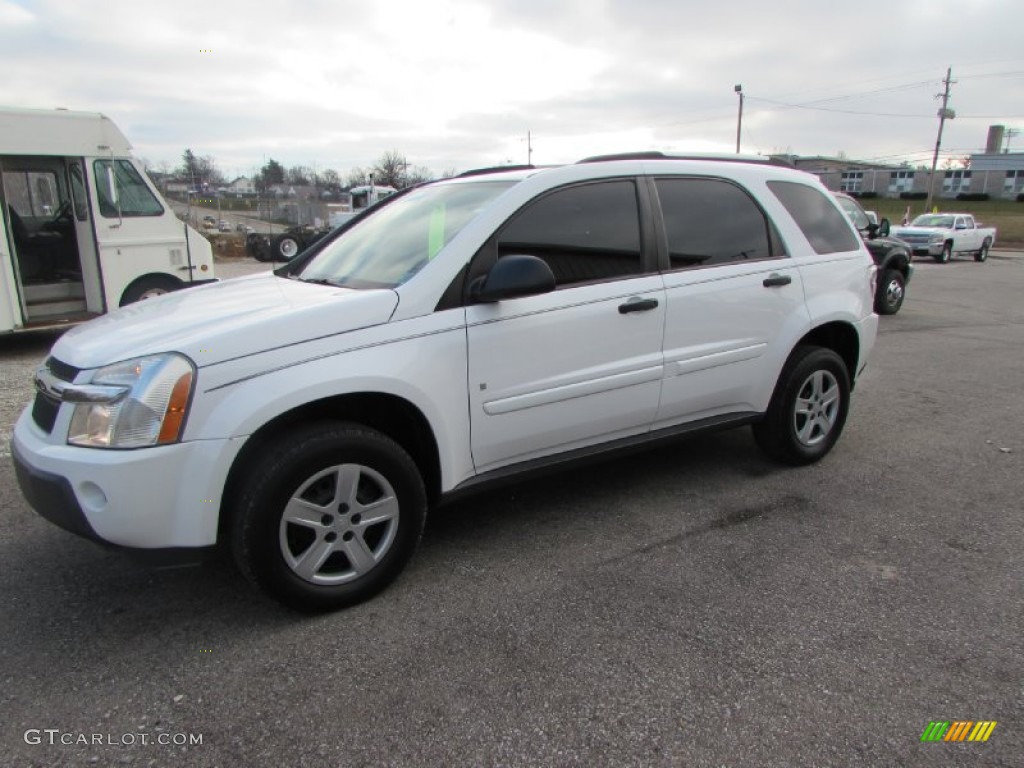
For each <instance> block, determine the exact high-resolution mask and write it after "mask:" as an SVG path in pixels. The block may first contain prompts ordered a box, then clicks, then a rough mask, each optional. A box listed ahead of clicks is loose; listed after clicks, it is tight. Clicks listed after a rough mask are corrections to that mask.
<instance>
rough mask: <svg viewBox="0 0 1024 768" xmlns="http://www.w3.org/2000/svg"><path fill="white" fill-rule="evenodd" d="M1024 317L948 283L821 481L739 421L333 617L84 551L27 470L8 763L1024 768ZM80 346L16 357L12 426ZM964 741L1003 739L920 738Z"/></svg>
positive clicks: (432, 546)
mask: <svg viewBox="0 0 1024 768" xmlns="http://www.w3.org/2000/svg"><path fill="white" fill-rule="evenodd" d="M235 266H239V267H241V266H245V265H242V264H239V265H235ZM253 267H254V268H255V267H256V265H255V264H253ZM246 268H247V267H246ZM259 268H266V265H259ZM229 271H230V270H229ZM222 274H223V273H222ZM1022 295H1024V258H1019V257H1016V256H1009V255H1007V254H994V257H993V258H991V259H990V260H989V261H988V262H987V263H985V264H975V263H973V262H969V261H956V262H954V263H952V264H949V265H937V264H931V263H924V264H921V265H920V267H919V269H918V271H917V274H916V275H915V276H914V279H913V281H912V282H911V284H910V286H909V290H908V298H907V300H906V304H905V305H904V308H903V310H902V312H901V313H900V314H898V315H896V316H894V317H888V318H882V320H881V332H880V336H879V339H878V345H877V348H876V350H875V353H874V356H873V358H872V359H871V361H870V365H869V367H868V369H867V371H866V372H865V374H864V376H863V377H862V378H861V380H860V382H859V384H858V386H857V389H856V391H855V393H854V403H853V408H852V412H851V415H850V420H849V422H848V425H847V428H846V432H845V434H844V436H843V438H842V440H841V441H840V443H839V444H838V446H837V447H836V449H835V450H834V451H833V452H832V453H831V454H830V455H829V456H828V457H827V458H826V459H825V460H824V461H822V462H821V463H819V464H817V465H815V466H812V467H807V468H801V469H790V468H783V467H780V466H777V465H775V464H773V463H771V462H769V461H768V460H766V459H764V458H762V456H761V455H760V454H759V453H758V451H757V450H756V448H755V447H754V444H753V441H752V440H751V438H750V436H749V432H748V431H747V430H738V431H733V432H726V433H720V434H716V435H711V436H703V437H699V438H695V439H691V440H688V441H685V442H682V443H677V444H674V445H671V446H668V447H663V448H660V449H657V450H654V451H651V452H647V453H643V454H637V455H632V456H629V457H626V458H619V459H616V460H612V461H608V462H605V463H603V464H600V465H598V466H590V467H587V468H578V469H575V470H573V471H569V472H566V473H563V474H561V475H557V476H552V477H549V478H546V479H544V480H535V481H533V482H531V483H529V484H526V485H520V486H516V487H512V488H508V489H504V490H501V491H495V492H492V493H489V494H487V495H483V496H478V497H475V498H472V499H468V500H465V501H463V502H460V503H459V504H457V505H454V506H450V507H448V508H444V509H441V510H438V511H436V512H435V513H434V514H433V515H432V517H431V519H430V521H429V522H428V525H427V530H426V534H425V537H424V540H423V544H422V547H421V549H420V552H419V553H418V555H417V557H416V559H415V560H414V561H413V563H412V564H411V565H410V567H409V568H408V569H407V571H406V572H405V574H404V575H403V576H402V577H401V578H400V579H399V581H398V582H397V583H396V584H395V585H394V586H393V587H392V588H391V589H389V590H388V591H387V592H385V593H384V594H382V595H380V596H379V597H378V598H376V599H375V600H373V601H371V602H369V603H366V604H363V605H361V606H358V607H356V608H353V609H350V610H348V611H345V612H342V613H337V614H333V615H329V616H320V617H313V618H310V617H307V616H300V615H296V614H293V613H290V612H288V611H286V610H283V609H281V608H280V607H278V606H277V605H276V604H274V603H271V602H268V601H267V600H265V599H263V598H262V597H261V596H259V595H258V594H257V593H256V592H254V591H253V590H252V589H250V588H249V586H248V584H247V583H246V582H245V581H244V580H243V579H242V578H241V577H239V576H238V575H236V573H235V572H234V570H233V568H232V567H231V566H230V565H229V564H214V565H211V566H206V567H203V568H193V569H177V570H159V571H153V570H145V569H142V568H140V567H138V566H136V565H134V564H133V563H131V562H130V561H128V560H126V559H125V558H124V557H122V556H119V555H118V554H115V553H111V552H107V551H104V550H102V549H100V548H98V547H96V546H94V545H92V544H90V543H88V542H85V541H81V540H79V539H77V538H75V537H74V536H72V535H70V534H66V533H64V532H63V531H61V530H58V529H57V528H55V527H53V526H52V525H50V524H49V523H47V522H45V521H44V520H42V519H41V518H39V517H38V516H36V515H35V514H34V513H33V512H32V511H31V510H30V509H29V508H28V507H27V505H26V504H25V503H24V502H23V501H22V499H21V497H20V495H19V493H18V490H17V488H16V485H15V481H14V473H13V470H12V467H11V465H10V460H9V458H7V457H4V458H3V459H2V460H0V519H2V525H0V627H2V641H0V681H2V685H0V765H3V766H57V765H61V766H63V765H67V766H79V765H82V766H94V765H137V766H179V765H182V766H183V765H189V766H286V765H302V766H321V765H323V766H382V765H387V766H576V765H579V766H787V767H788V766H929V767H930V766H951V765H958V766H959V765H964V766H1019V765H1021V764H1022V763H1024V757H1022V756H1024V638H1022V632H1021V630H1022V628H1024V620H1022V619H1024V616H1022V613H1024V612H1022V605H1024V591H1022V588H1021V573H1022V570H1024V569H1022V566H1024V554H1022V553H1024V525H1022V508H1024V503H1022V490H1024V481H1022V457H1024V439H1022V436H1021V425H1022V424H1024V397H1022V388H1024V354H1022V353H1021V350H1022V346H1024V308H1022V307H1024V305H1022V302H1021V296H1022ZM52 341H53V336H47V335H34V336H22V337H16V338H4V339H0V361H2V362H0V386H2V393H3V396H2V399H0V432H5V431H6V432H9V430H10V426H11V424H12V423H13V421H14V419H15V418H16V411H17V410H18V408H19V407H20V405H21V404H23V403H24V402H26V401H27V400H28V399H29V397H30V394H31V392H30V374H31V370H32V369H33V368H34V367H35V366H36V365H37V364H38V363H39V362H40V361H41V360H42V359H43V357H44V355H45V353H46V349H47V347H48V346H49V344H50V343H52ZM3 446H4V447H2V448H0V453H6V440H5V441H4V444H3ZM957 720H969V721H983V720H990V721H996V722H997V723H998V725H997V726H996V727H995V729H994V730H993V731H992V733H991V736H990V738H989V740H988V741H987V742H985V743H971V742H963V743H951V742H939V743H922V742H921V736H922V733H923V731H924V730H925V728H926V727H927V726H928V725H929V723H930V722H931V721H957ZM47 730H50V731H53V732H52V733H48V732H47ZM196 736H199V737H200V738H201V740H202V743H201V744H193V745H192V746H182V745H180V744H178V745H175V744H174V743H173V742H175V741H178V742H180V741H181V739H182V738H184V739H186V740H187V739H189V738H191V739H195V738H196ZM96 739H99V740H100V741H102V742H103V743H101V744H97V743H89V742H93V741H94V740H96ZM158 740H163V741H171V742H172V743H171V744H169V745H164V744H160V743H156V742H157V741H158ZM62 741H64V742H71V743H67V744H62V743H61V742H62ZM83 741H85V742H86V743H82V742H83ZM37 742H38V743H37ZM51 742H53V743H51ZM110 742H113V743H110ZM126 742H127V743H126ZM143 742H149V743H143Z"/></svg>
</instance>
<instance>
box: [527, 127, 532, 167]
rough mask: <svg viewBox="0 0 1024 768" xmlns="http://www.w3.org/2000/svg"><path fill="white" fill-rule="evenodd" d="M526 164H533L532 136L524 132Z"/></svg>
mask: <svg viewBox="0 0 1024 768" xmlns="http://www.w3.org/2000/svg"><path fill="white" fill-rule="evenodd" d="M526 164H527V165H533V137H532V136H531V135H530V131H527V132H526Z"/></svg>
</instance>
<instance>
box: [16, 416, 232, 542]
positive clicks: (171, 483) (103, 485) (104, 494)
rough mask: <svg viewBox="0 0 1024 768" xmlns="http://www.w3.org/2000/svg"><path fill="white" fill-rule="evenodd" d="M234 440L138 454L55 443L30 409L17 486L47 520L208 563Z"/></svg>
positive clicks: (20, 437) (19, 440) (19, 449)
mask: <svg viewBox="0 0 1024 768" xmlns="http://www.w3.org/2000/svg"><path fill="white" fill-rule="evenodd" d="M236 442H240V441H231V440H200V441H193V442H188V443H177V444H174V445H165V446H156V447H152V448H142V449H136V450H103V449H94V448H81V447H78V446H70V445H65V444H55V443H54V442H52V439H51V438H50V436H49V435H46V434H45V433H44V432H43V431H42V430H40V429H39V427H38V426H36V424H35V423H34V422H33V420H32V416H31V409H26V411H25V412H24V413H22V415H21V418H19V419H18V423H17V424H16V425H15V429H14V436H13V438H12V440H11V455H12V457H13V459H14V466H15V471H16V474H17V477H18V484H19V485H20V486H21V490H22V493H23V494H24V496H25V498H26V499H27V500H28V502H29V504H30V505H31V506H32V507H33V509H35V510H36V512H38V513H39V514H40V515H41V516H42V517H44V518H45V519H47V520H49V521H50V522H52V523H54V524H55V525H57V526H60V527H61V528H64V529H65V530H67V531H70V532H71V533H75V534H77V535H79V536H82V537H84V538H87V539H90V540H91V541H95V542H98V543H101V544H104V545H109V546H114V547H117V548H128V549H132V550H138V553H139V554H142V555H146V556H147V559H150V560H156V561H158V562H182V561H190V560H199V559H202V558H203V557H204V556H205V555H206V554H208V550H209V549H210V548H212V547H214V545H215V544H216V542H217V522H218V516H219V509H220V500H221V490H222V488H223V480H224V478H225V477H226V476H227V468H229V467H230V462H231V460H233V458H234V456H235V453H236V451H235V450H233V448H234V446H235V443H236Z"/></svg>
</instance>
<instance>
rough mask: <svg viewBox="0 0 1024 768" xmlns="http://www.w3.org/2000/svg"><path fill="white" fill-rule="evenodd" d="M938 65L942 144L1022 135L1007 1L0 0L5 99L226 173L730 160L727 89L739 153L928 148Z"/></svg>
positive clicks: (886, 152) (1019, 42) (0, 97)
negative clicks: (717, 156) (696, 155)
mask: <svg viewBox="0 0 1024 768" xmlns="http://www.w3.org/2000/svg"><path fill="white" fill-rule="evenodd" d="M947 66H952V68H953V78H954V79H955V80H956V81H957V82H956V83H955V84H954V85H953V86H952V98H951V100H950V106H951V108H953V109H955V110H956V112H957V118H956V119H955V120H954V121H952V122H951V123H947V128H946V131H945V135H944V138H943V148H944V149H948V150H950V151H951V152H952V153H955V154H958V155H964V154H967V153H969V152H971V151H980V150H982V149H983V148H984V144H985V136H986V132H987V129H988V126H989V125H990V124H996V123H1003V124H1006V125H1008V126H1011V127H1012V126H1019V127H1021V128H1024V0H956V1H955V2H951V1H947V0H898V1H897V0H880V1H877V2H876V0H861V1H860V2H852V3H842V4H840V3H836V2H832V1H831V0H774V2H765V1H764V0H731V1H730V2H709V1H708V0H701V2H691V1H690V0H565V1H560V0H486V1H485V0H468V1H455V0H418V1H412V0H362V2H349V1H348V0H295V2H267V1H264V2H254V1H253V0H246V1H244V2H243V1H242V0H202V1H199V0H164V1H163V2H155V1H154V0H134V1H133V2H119V1H117V0H87V1H78V2H76V1H74V0H0V67H2V75H0V105H4V106H17V107H40V108H53V107H67V108H69V109H81V110H89V111H98V112H103V113H105V114H107V115H108V116H110V117H111V118H113V119H114V121H115V122H116V123H117V124H118V125H119V126H120V127H121V129H122V130H123V131H124V133H125V134H126V135H127V136H128V139H129V140H130V141H131V143H132V144H133V146H134V147H135V153H136V155H138V156H141V157H143V158H146V159H147V160H149V161H150V162H151V163H152V164H153V165H155V166H157V167H159V165H160V164H161V163H162V162H167V163H168V164H169V165H170V166H172V167H173V166H176V165H178V164H179V163H180V159H181V154H182V151H183V150H184V149H185V148H186V147H190V148H191V149H192V150H193V151H194V152H195V153H196V154H198V155H210V156H213V157H214V158H215V159H216V160H217V163H218V165H219V167H220V168H221V169H222V170H223V171H224V172H225V173H226V174H228V175H229V176H234V175H242V174H245V175H248V174H250V173H251V172H252V170H253V169H255V168H258V167H259V166H260V165H262V163H263V162H264V158H265V157H267V158H269V157H273V158H274V159H276V160H278V161H279V162H281V163H283V164H284V165H286V166H291V165H313V164H314V163H315V164H316V166H317V167H318V168H328V167H329V168H334V169H336V170H338V171H339V172H341V173H342V175H343V176H344V175H345V174H346V173H347V172H348V170H349V169H351V168H353V167H356V166H367V165H370V164H372V163H373V161H374V160H375V159H376V158H377V157H379V156H380V154H381V153H382V152H384V151H385V150H392V149H394V150H398V151H399V152H401V153H403V154H405V155H406V156H407V158H408V160H409V162H410V163H411V164H413V165H420V166H426V167H427V168H430V169H431V170H433V171H434V172H440V171H442V170H444V169H447V168H455V169H458V170H465V169H468V168H473V167H479V166H486V165H496V164H501V163H506V162H510V161H511V162H515V163H523V162H526V159H527V143H526V134H527V131H531V132H532V136H533V142H532V143H533V150H534V152H533V161H534V162H535V163H538V164H549V163H562V162H571V161H574V160H577V159H579V158H581V157H584V156H587V155H591V154H598V153H606V152H620V151H627V150H647V149H660V150H667V151H724V152H732V151H734V150H735V142H736V117H737V115H736V113H737V102H738V99H737V96H736V94H735V92H734V90H733V86H734V85H736V84H737V83H742V85H743V92H744V94H745V95H746V102H745V107H744V116H743V136H742V145H743V150H744V151H745V152H752V153H765V154H767V153H771V152H779V151H788V152H793V153H796V154H801V155H819V154H820V155H835V154H837V153H839V152H843V153H845V154H846V156H848V157H850V158H855V159H871V160H885V161H890V160H899V159H903V158H907V159H909V160H911V161H912V162H915V163H917V162H930V158H931V151H932V149H933V148H934V144H935V135H936V130H937V127H938V120H937V118H936V110H937V109H938V106H939V102H938V101H936V99H935V95H936V94H938V93H940V92H941V91H942V88H943V86H942V83H941V81H942V79H943V77H944V76H945V72H946V67H947ZM1011 142H1012V143H1011V145H1010V146H1011V149H1012V148H1015V147H1016V148H1017V149H1020V150H1024V134H1022V135H1021V136H1020V137H1017V138H1014V139H1012V140H1011Z"/></svg>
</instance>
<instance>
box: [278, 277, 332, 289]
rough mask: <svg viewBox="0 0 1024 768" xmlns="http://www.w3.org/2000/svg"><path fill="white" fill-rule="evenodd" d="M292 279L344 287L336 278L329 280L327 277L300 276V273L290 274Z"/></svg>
mask: <svg viewBox="0 0 1024 768" xmlns="http://www.w3.org/2000/svg"><path fill="white" fill-rule="evenodd" d="M289 279H290V280H298V281H299V282H302V283H313V285H332V286H334V287H335V288H340V287H342V285H341V283H339V282H336V281H334V280H328V279H327V278H326V277H299V276H298V275H291V276H289Z"/></svg>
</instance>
